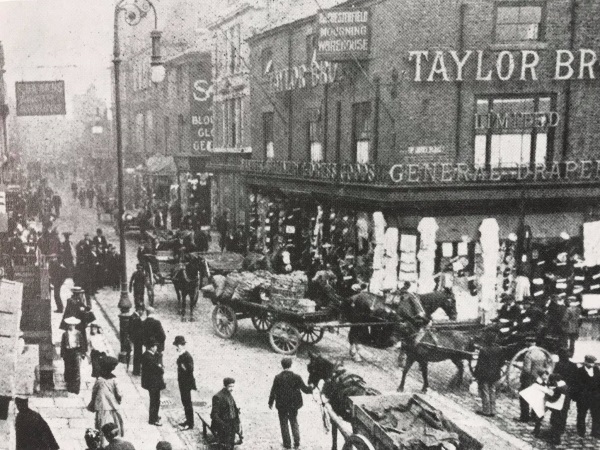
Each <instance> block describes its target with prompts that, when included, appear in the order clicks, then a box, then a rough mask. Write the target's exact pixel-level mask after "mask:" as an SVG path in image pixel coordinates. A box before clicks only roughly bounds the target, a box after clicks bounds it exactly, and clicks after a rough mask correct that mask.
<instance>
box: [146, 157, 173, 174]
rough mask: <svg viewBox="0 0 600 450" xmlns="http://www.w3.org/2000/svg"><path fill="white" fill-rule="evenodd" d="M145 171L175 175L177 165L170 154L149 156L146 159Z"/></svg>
mask: <svg viewBox="0 0 600 450" xmlns="http://www.w3.org/2000/svg"><path fill="white" fill-rule="evenodd" d="M146 173H148V174H150V175H175V174H176V173H177V166H175V160H174V159H173V157H172V156H160V155H159V156H151V157H150V158H148V159H147V160H146Z"/></svg>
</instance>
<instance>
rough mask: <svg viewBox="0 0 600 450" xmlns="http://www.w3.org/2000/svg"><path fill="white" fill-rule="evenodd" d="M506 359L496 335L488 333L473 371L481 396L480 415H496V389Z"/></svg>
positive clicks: (478, 412)
mask: <svg viewBox="0 0 600 450" xmlns="http://www.w3.org/2000/svg"><path fill="white" fill-rule="evenodd" d="M504 359H505V358H504V349H503V348H502V347H500V346H499V345H498V344H497V341H496V335H495V334H492V333H489V334H486V335H485V336H484V343H483V347H482V348H481V350H480V352H479V358H478V359H477V366H475V371H474V373H473V375H474V377H475V379H476V380H477V386H478V388H479V396H480V397H481V410H480V411H477V414H479V415H482V416H488V417H493V416H495V415H496V390H497V388H498V382H499V380H500V378H501V376H502V375H501V370H502V366H503V365H504Z"/></svg>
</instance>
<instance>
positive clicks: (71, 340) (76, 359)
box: [60, 317, 86, 394]
mask: <svg viewBox="0 0 600 450" xmlns="http://www.w3.org/2000/svg"><path fill="white" fill-rule="evenodd" d="M64 322H65V324H66V325H67V327H68V328H67V331H65V332H64V333H63V335H62V339H61V341H60V356H61V358H62V359H63V361H64V363H65V383H66V384H67V391H68V392H71V393H72V394H79V389H80V387H81V366H80V365H81V359H82V358H84V357H85V353H86V346H85V344H84V341H85V340H84V338H83V336H82V334H81V332H80V331H79V330H78V329H77V328H76V327H77V325H80V323H81V321H80V320H79V319H78V318H76V317H67V318H66V319H64Z"/></svg>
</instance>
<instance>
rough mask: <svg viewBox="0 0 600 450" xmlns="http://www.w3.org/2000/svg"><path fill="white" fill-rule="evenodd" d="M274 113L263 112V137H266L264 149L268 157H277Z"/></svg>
mask: <svg viewBox="0 0 600 450" xmlns="http://www.w3.org/2000/svg"><path fill="white" fill-rule="evenodd" d="M274 120H275V117H274V114H273V113H272V112H266V113H263V139H264V141H263V142H264V150H265V157H266V158H267V159H273V158H274V157H275V148H274V142H273V138H274V129H273V125H274V123H273V122H274Z"/></svg>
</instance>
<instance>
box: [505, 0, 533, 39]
mask: <svg viewBox="0 0 600 450" xmlns="http://www.w3.org/2000/svg"><path fill="white" fill-rule="evenodd" d="M543 13H544V8H543V5H542V4H539V3H500V4H498V5H497V6H496V42H498V43H503V42H529V41H541V40H543V30H544V26H543V25H544V24H543V18H544V14H543Z"/></svg>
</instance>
